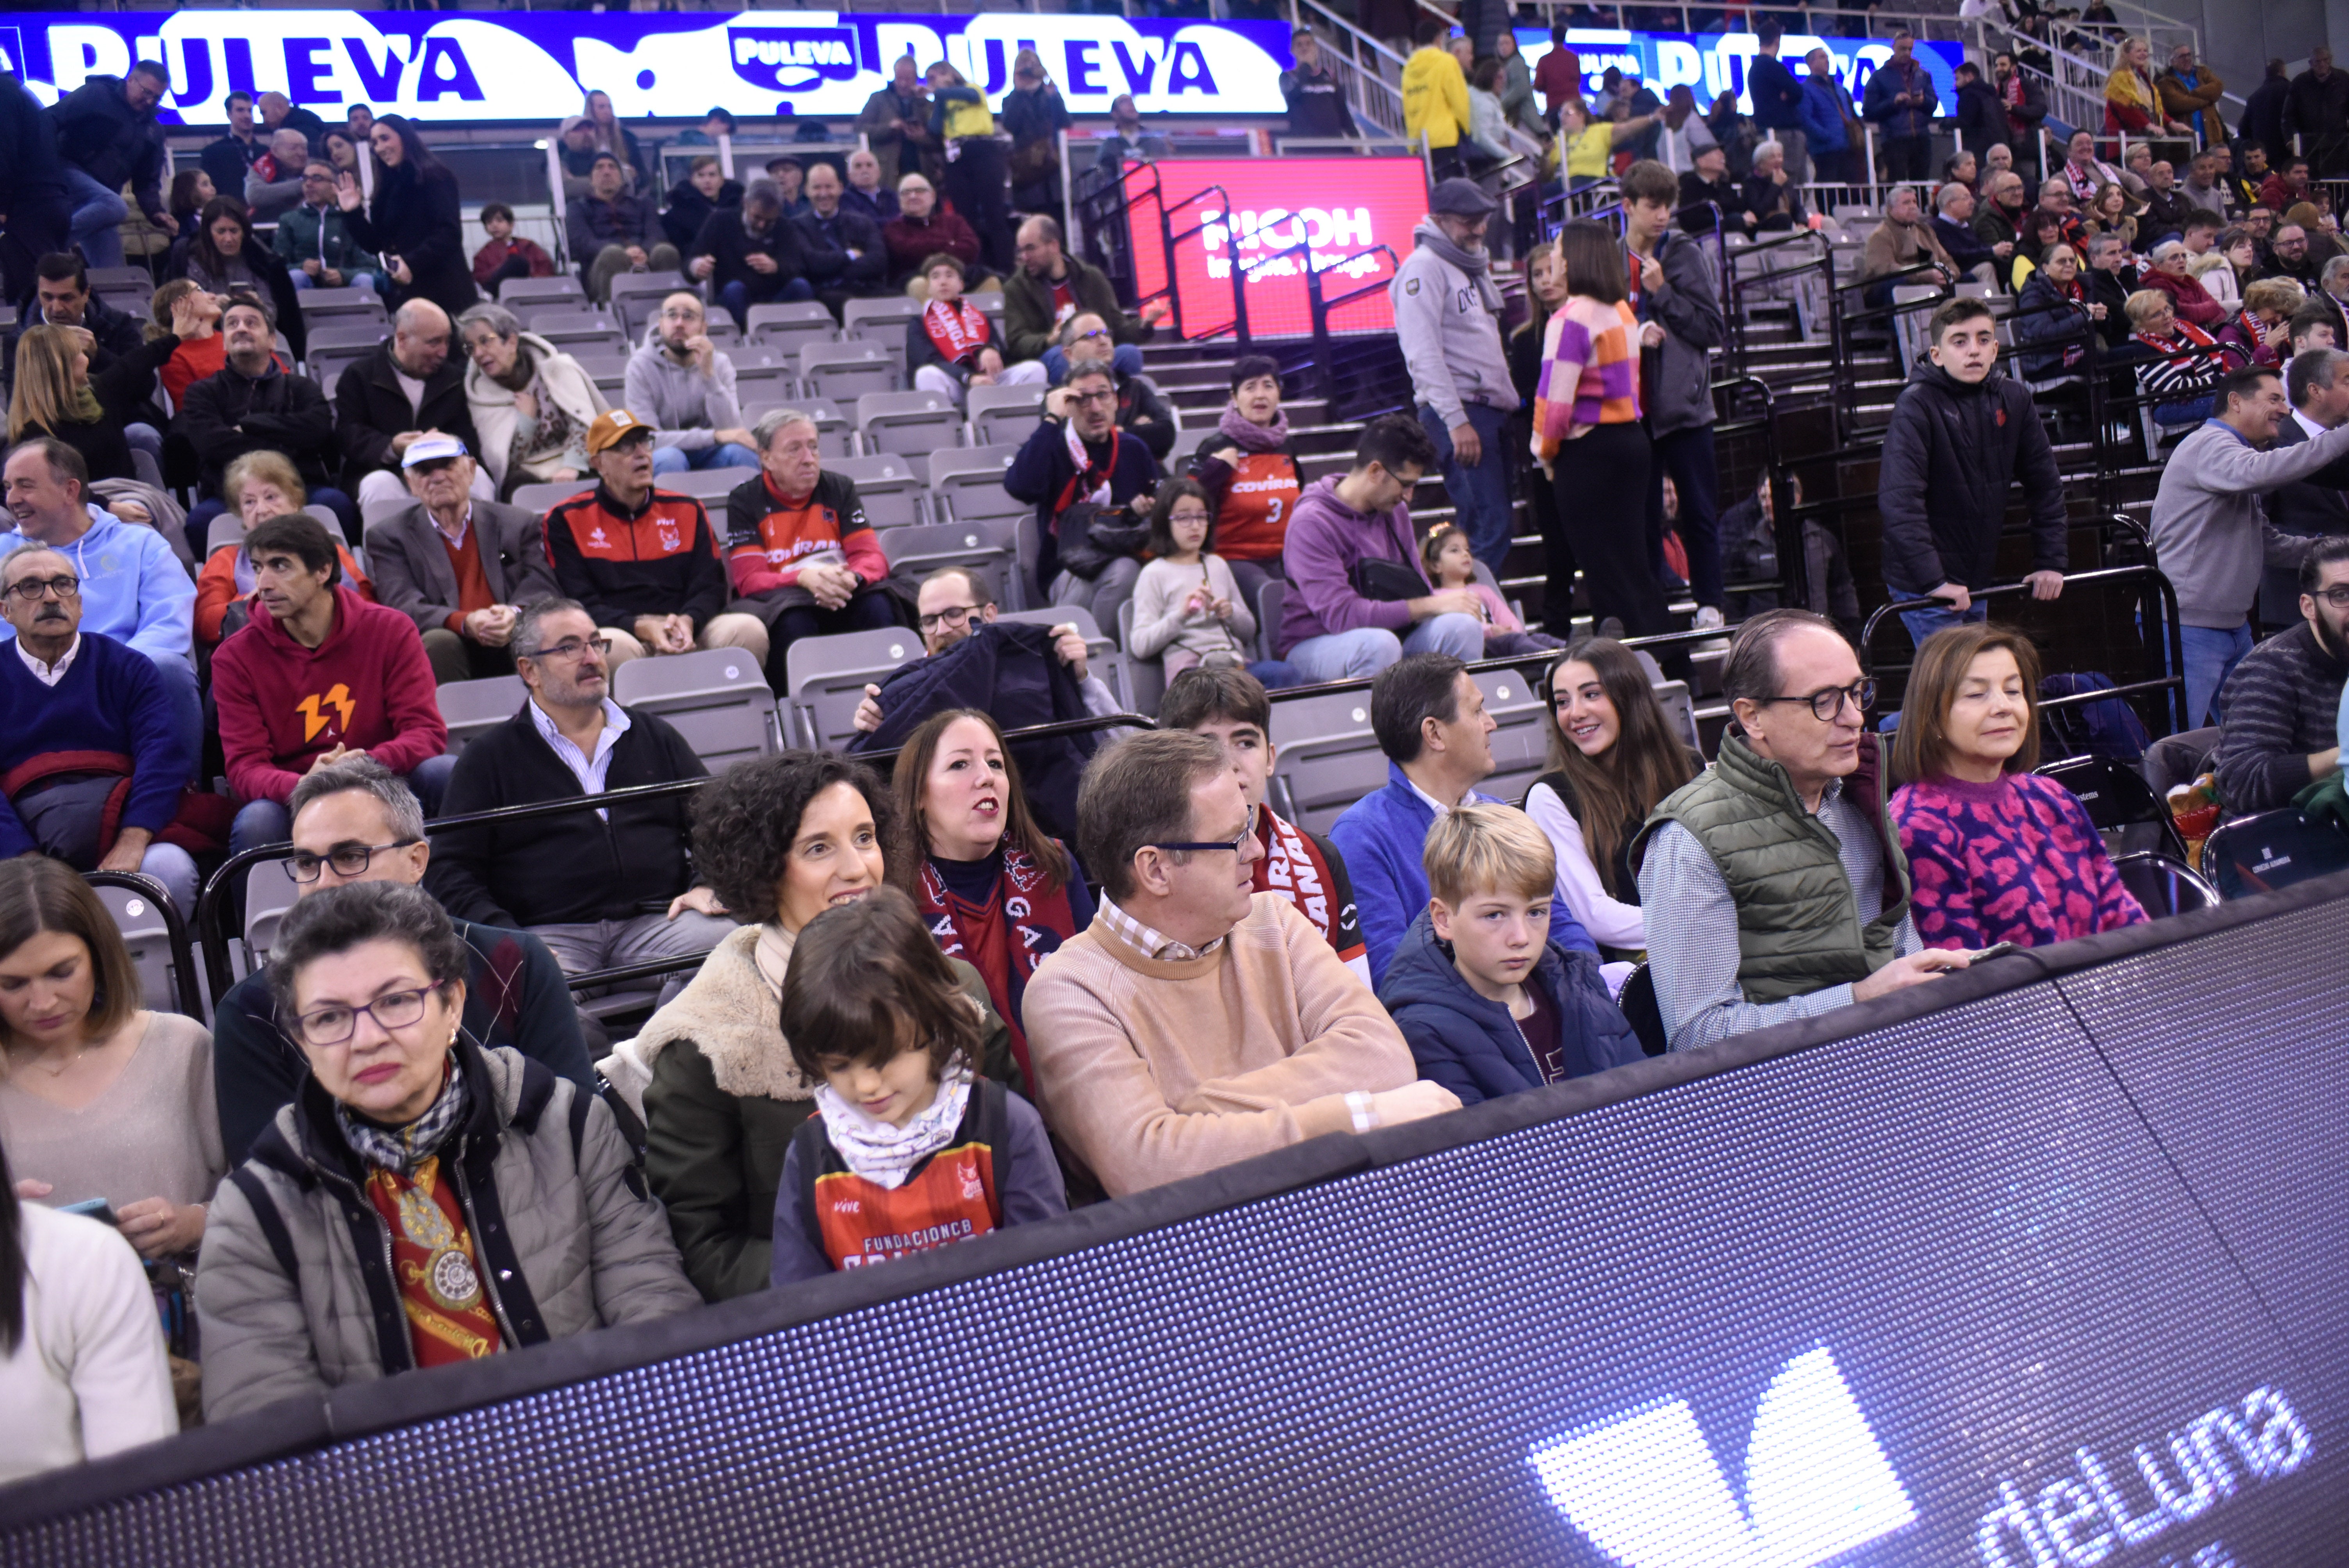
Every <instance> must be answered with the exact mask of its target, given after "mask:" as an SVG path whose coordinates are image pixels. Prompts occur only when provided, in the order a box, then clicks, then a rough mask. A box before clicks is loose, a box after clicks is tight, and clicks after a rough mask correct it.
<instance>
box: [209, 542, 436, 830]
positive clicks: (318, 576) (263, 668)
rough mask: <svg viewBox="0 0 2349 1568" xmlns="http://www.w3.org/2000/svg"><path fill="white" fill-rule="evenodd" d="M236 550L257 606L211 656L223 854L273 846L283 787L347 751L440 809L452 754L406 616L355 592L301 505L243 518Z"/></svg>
mask: <svg viewBox="0 0 2349 1568" xmlns="http://www.w3.org/2000/svg"><path fill="white" fill-rule="evenodd" d="M244 548H245V553H246V554H247V555H248V556H250V557H251V559H252V561H253V580H254V596H255V597H256V598H258V599H259V600H260V601H261V608H262V609H263V610H264V611H265V612H266V614H258V615H255V616H254V618H253V619H252V620H251V621H249V622H247V623H246V624H245V626H244V629H243V630H242V631H240V632H237V633H235V634H233V635H232V636H230V637H229V638H228V640H227V641H225V642H223V643H222V644H221V645H220V651H219V652H218V653H216V654H214V655H212V696H213V698H214V700H215V701H216V702H217V703H218V704H219V707H220V736H221V747H222V750H223V751H224V752H225V753H226V756H227V761H228V782H229V788H230V789H233V790H234V791H235V792H236V797H237V799H240V800H242V801H243V802H244V805H243V808H242V809H241V810H239V811H238V812H237V814H236V822H235V825H234V826H233V827H232V828H231V829H230V830H229V849H230V851H232V852H233V853H241V852H243V851H246V850H250V849H254V848H257V847H258V846H260V845H263V844H275V843H282V842H283V841H285V831H286V829H287V828H288V827H289V826H290V825H291V822H292V819H291V817H290V816H289V815H288V814H287V808H286V802H287V801H288V800H290V799H292V798H293V794H294V787H295V785H297V784H299V783H300V782H301V781H302V778H303V776H304V775H305V774H306V773H308V772H309V771H310V770H311V769H315V768H318V767H321V766H323V765H325V764H327V763H332V762H338V761H340V760H342V759H343V758H346V757H350V756H357V755H362V754H363V755H366V756H368V757H372V758H375V759H376V760H377V761H378V762H380V763H382V764H383V765H384V766H385V767H386V768H388V769H390V770H391V771H392V772H394V773H397V774H398V775H400V776H401V777H403V778H405V779H407V780H408V782H409V788H410V789H414V790H415V791H416V793H417V796H418V798H419V799H421V800H422V801H423V802H424V810H425V814H426V815H428V816H437V815H439V807H440V791H441V789H442V787H443V786H444V785H446V784H447V783H448V781H449V770H450V769H451V768H453V767H455V766H456V759H455V758H450V757H446V756H443V755H442V753H444V752H445V751H447V750H448V748H449V727H448V725H447V724H446V723H444V722H442V720H441V717H440V704H439V703H438V702H437V701H436V700H435V699H434V697H433V695H432V689H433V687H432V666H431V665H430V664H429V663H428V662H426V660H425V657H424V644H423V643H422V641H421V640H420V639H419V637H418V635H417V632H416V623H415V622H413V621H411V620H409V618H408V617H407V616H406V615H403V614H400V613H399V612H398V611H397V610H394V609H391V608H390V607H388V606H387V605H383V604H370V603H367V601H366V600H364V599H362V598H360V597H359V596H358V594H357V593H354V592H352V590H351V589H350V587H349V586H348V585H347V584H346V583H343V581H342V573H343V569H342V564H341V562H339V561H338V560H336V552H335V544H334V541H332V540H330V539H329V538H327V537H326V529H325V528H324V527H322V526H321V525H320V524H319V522H318V520H317V519H316V518H314V517H311V516H309V515H307V514H306V513H304V512H298V511H297V512H289V513H287V514H285V516H283V517H273V518H271V519H270V520H269V521H266V522H261V523H256V524H254V528H253V531H251V532H250V533H248V534H246V535H245V536H244Z"/></svg>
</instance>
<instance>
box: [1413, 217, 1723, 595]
mask: <svg viewBox="0 0 2349 1568" xmlns="http://www.w3.org/2000/svg"><path fill="white" fill-rule="evenodd" d="M1673 191H1674V193H1675V194H1677V193H1678V191H1679V186H1678V182H1677V181H1675V183H1674V186H1673ZM1493 210H1494V202H1493V199H1492V198H1491V197H1490V196H1487V195H1485V192H1484V191H1483V190H1482V189H1481V188H1479V187H1478V185H1477V184H1476V182H1475V181H1473V180H1462V179H1453V180H1446V181H1444V182H1443V183H1442V184H1441V185H1438V186H1437V187H1436V188H1435V194H1434V195H1433V197H1431V198H1430V199H1429V201H1428V204H1427V216H1426V217H1425V218H1424V219H1423V220H1421V222H1420V224H1419V226H1418V227H1417V228H1415V229H1413V231H1412V236H1411V237H1412V253H1411V254H1410V255H1408V256H1406V257H1404V258H1403V261H1402V265H1401V266H1399V267H1397V268H1396V269H1395V274H1394V276H1393V277H1392V279H1390V280H1389V281H1388V284H1387V298H1388V300H1389V301H1390V302H1391V303H1392V305H1393V308H1394V321H1395V336H1396V337H1397V339H1399V340H1400V341H1401V343H1402V356H1403V364H1404V366H1406V368H1408V369H1409V371H1410V372H1411V387H1412V397H1413V401H1414V402H1416V403H1417V404H1418V406H1419V422H1420V423H1421V424H1422V425H1423V426H1425V427H1426V428H1427V436H1428V439H1429V440H1431V441H1433V442H1434V443H1435V452H1436V458H1437V460H1438V461H1439V462H1441V463H1442V464H1443V466H1444V489H1445V490H1448V491H1449V492H1450V493H1451V496H1452V504H1453V506H1454V509H1455V515H1456V516H1457V517H1458V519H1459V521H1460V527H1461V530H1462V531H1464V532H1465V533H1466V534H1467V535H1468V547H1469V549H1471V550H1472V551H1474V552H1475V555H1476V559H1477V560H1479V561H1481V562H1484V563H1485V565H1487V566H1489V567H1491V568H1492V569H1493V570H1494V571H1495V572H1498V571H1499V570H1500V569H1501V563H1502V562H1504V561H1506V560H1507V559H1508V554H1509V539H1510V534H1511V532H1512V529H1511V526H1510V525H1511V521H1512V514H1511V512H1510V509H1509V468H1508V459H1507V455H1506V453H1504V452H1503V451H1502V449H1501V422H1502V421H1503V420H1504V419H1506V418H1508V417H1509V416H1510V415H1511V414H1513V413H1515V412H1516V409H1517V406H1518V402H1519V398H1518V397H1517V389H1516V384H1515V383H1514V382H1512V381H1511V380H1510V379H1509V356H1508V351H1507V350H1506V349H1505V348H1504V347H1502V346H1501V310H1502V302H1501V291H1500V290H1499V288H1497V287H1496V286H1495V284H1494V283H1493V276H1492V261H1493V258H1492V253H1490V252H1488V251H1487V250H1485V224H1486V223H1487V222H1489V221H1490V220H1491V218H1492V215H1493Z"/></svg>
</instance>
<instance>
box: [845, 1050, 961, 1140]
mask: <svg viewBox="0 0 2349 1568" xmlns="http://www.w3.org/2000/svg"><path fill="white" fill-rule="evenodd" d="M823 1081H824V1082H825V1083H827V1084H829V1085H831V1086H832V1092H833V1093H834V1094H836V1095H838V1096H839V1097H840V1098H841V1099H844V1100H846V1101H847V1102H848V1103H849V1104H851V1105H853V1106H854V1107H855V1108H856V1109H859V1110H861V1111H863V1112H864V1114H865V1115H867V1116H869V1117H871V1118H872V1119H874V1120H875V1121H885V1122H887V1123H888V1124H889V1125H890V1126H892V1127H903V1126H905V1124H906V1123H907V1122H909V1121H911V1120H913V1119H914V1118H916V1117H917V1116H919V1115H921V1114H922V1112H924V1111H926V1110H927V1109H930V1102H931V1101H932V1100H934V1099H937V1097H938V1078H937V1075H936V1073H934V1072H932V1071H931V1070H930V1053H929V1052H928V1051H927V1050H926V1049H923V1048H920V1047H916V1048H915V1049H912V1050H904V1051H899V1052H898V1053H897V1054H896V1055H895V1056H894V1057H890V1058H889V1059H888V1060H887V1061H885V1062H883V1063H882V1064H880V1065H879V1066H877V1067H876V1066H874V1064H872V1063H871V1062H862V1061H860V1062H854V1063H851V1062H838V1061H833V1062H827V1063H825V1064H824V1069H823Z"/></svg>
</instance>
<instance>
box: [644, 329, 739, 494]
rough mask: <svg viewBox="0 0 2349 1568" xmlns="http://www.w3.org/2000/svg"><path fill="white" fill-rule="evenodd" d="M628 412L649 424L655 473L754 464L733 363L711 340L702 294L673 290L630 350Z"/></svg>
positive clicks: (672, 472) (727, 467)
mask: <svg viewBox="0 0 2349 1568" xmlns="http://www.w3.org/2000/svg"><path fill="white" fill-rule="evenodd" d="M627 403H628V411H629V412H630V413H632V414H634V415H636V418H639V419H642V420H644V421H645V422H646V423H647V424H649V425H651V426H652V427H653V428H654V430H655V431H656V432H657V434H656V435H655V436H654V438H653V472H654V474H655V475H660V474H674V473H682V472H683V471H684V470H686V469H755V468H757V467H758V466H759V452H758V443H757V442H755V441H753V440H752V439H751V438H750V431H749V430H747V429H744V428H742V409H741V406H740V404H739V403H737V402H736V401H735V397H734V362H733V361H732V360H730V359H729V358H727V357H726V356H725V355H724V354H722V353H720V352H719V349H718V348H717V346H715V345H713V344H712V343H711V342H710V341H709V326H708V319H707V317H706V316H705V315H703V312H702V308H701V296H700V295H699V294H695V293H693V292H692V291H691V290H689V289H679V290H678V292H677V293H675V294H671V295H669V296H668V297H667V299H665V300H663V301H661V308H660V315H657V316H655V317H654V318H653V321H652V324H651V325H649V326H647V328H646V329H645V340H644V342H643V343H642V344H640V345H638V346H637V348H636V352H635V353H634V354H632V355H630V356H628V381H627Z"/></svg>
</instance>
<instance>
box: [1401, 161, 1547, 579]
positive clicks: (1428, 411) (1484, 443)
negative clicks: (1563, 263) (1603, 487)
mask: <svg viewBox="0 0 2349 1568" xmlns="http://www.w3.org/2000/svg"><path fill="white" fill-rule="evenodd" d="M1493 211H1494V202H1493V199H1492V198H1491V197H1489V196H1487V195H1485V192H1484V191H1482V190H1481V189H1479V188H1478V186H1477V184H1476V182H1475V181H1473V180H1459V179H1454V180H1446V181H1444V182H1443V183H1442V184H1440V185H1438V186H1437V187H1436V188H1435V194H1434V195H1433V197H1432V198H1430V199H1429V201H1428V203H1427V217H1426V219H1425V220H1424V221H1423V222H1421V223H1420V225H1419V227H1417V228H1416V229H1413V231H1412V241H1413V250H1412V253H1411V254H1410V255H1409V256H1406V257H1405V258H1404V259H1403V263H1402V265H1401V266H1400V267H1397V268H1396V269H1395V275H1394V277H1393V278H1392V280H1391V281H1390V282H1389V283H1388V284H1387V298H1388V299H1389V300H1390V301H1392V303H1393V305H1394V319H1395V336H1396V337H1397V339H1399V340H1400V341H1401V342H1402V355H1403V363H1404V365H1405V366H1407V367H1408V368H1409V370H1410V372H1411V385H1412V393H1413V399H1414V400H1415V401H1416V402H1417V403H1418V405H1419V422H1420V423H1421V424H1422V425H1423V426H1425V427H1426V428H1427V436H1428V439H1430V440H1432V441H1433V442H1434V443H1435V455H1436V459H1437V460H1438V461H1439V462H1441V463H1442V464H1443V467H1444V489H1445V490H1447V491H1448V492H1450V494H1451V497H1452V504H1453V506H1454V509H1455V514H1456V516H1457V518H1458V520H1459V523H1460V527H1461V530H1462V531H1464V532H1465V533H1466V534H1467V535H1468V547H1469V549H1471V550H1473V551H1474V552H1475V554H1476V559H1477V560H1479V561H1481V562H1484V563H1485V565H1487V566H1489V567H1491V568H1492V569H1493V571H1494V572H1495V573H1498V572H1499V571H1500V570H1501V564H1502V562H1504V561H1505V560H1506V559H1507V557H1508V553H1509V537H1510V534H1511V532H1512V529H1511V526H1510V524H1511V512H1510V509H1509V469H1508V463H1507V460H1506V456H1505V454H1504V453H1503V451H1502V449H1501V421H1502V420H1503V419H1505V418H1507V417H1508V416H1509V415H1511V414H1513V413H1515V412H1516V408H1517V405H1518V401H1519V399H1518V397H1517V389H1516V386H1515V384H1513V383H1512V382H1511V381H1510V379H1509V356H1508V352H1507V351H1506V349H1504V348H1503V347H1502V346H1501V291H1500V290H1499V289H1498V288H1497V287H1495V285H1494V283H1493V279H1492V273H1491V265H1492V257H1491V255H1490V254H1489V253H1487V252H1486V251H1485V223H1486V222H1487V221H1488V220H1489V219H1491V217H1492V215H1493Z"/></svg>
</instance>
